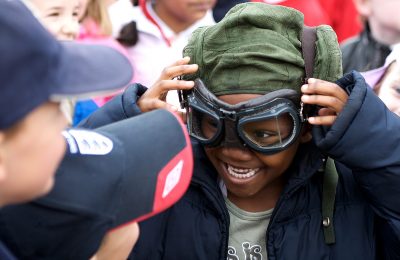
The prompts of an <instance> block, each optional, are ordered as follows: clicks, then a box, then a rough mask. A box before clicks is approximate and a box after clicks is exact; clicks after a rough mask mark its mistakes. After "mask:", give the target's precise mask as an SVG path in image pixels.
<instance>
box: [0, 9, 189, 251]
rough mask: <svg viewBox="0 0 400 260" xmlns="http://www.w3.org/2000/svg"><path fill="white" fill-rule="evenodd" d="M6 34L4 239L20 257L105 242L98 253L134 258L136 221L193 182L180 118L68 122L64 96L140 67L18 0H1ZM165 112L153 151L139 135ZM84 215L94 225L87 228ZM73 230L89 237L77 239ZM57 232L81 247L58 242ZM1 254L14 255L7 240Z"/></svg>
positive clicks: (0, 67)
mask: <svg viewBox="0 0 400 260" xmlns="http://www.w3.org/2000/svg"><path fill="white" fill-rule="evenodd" d="M16 17H18V19H16ZM0 34H1V35H2V41H1V43H0V53H1V54H0V56H1V57H2V58H1V59H0V82H1V95H0V111H1V113H0V206H2V209H1V210H0V215H1V221H0V222H1V223H0V236H1V240H2V242H4V243H5V244H6V245H7V247H12V249H13V250H12V251H14V253H15V254H16V255H18V256H19V257H21V258H22V257H25V256H29V257H31V258H35V257H39V258H41V259H44V258H46V257H50V258H51V257H52V255H51V253H53V255H54V254H55V253H54V252H52V250H56V253H59V254H61V256H62V257H64V258H68V257H72V258H74V257H75V258H79V259H80V258H85V259H88V258H89V257H91V256H93V254H94V253H95V252H96V250H97V249H98V248H99V246H100V242H101V246H100V249H99V250H98V252H97V254H96V255H94V257H95V258H106V257H109V256H110V254H112V256H113V257H117V258H123V257H125V258H126V252H129V251H130V250H131V248H132V245H133V244H134V243H135V241H136V239H137V236H138V227H137V224H136V222H137V221H139V220H141V219H145V218H147V217H149V216H151V215H153V214H156V213H158V212H159V211H161V210H163V209H165V208H166V207H168V206H170V205H171V204H172V203H174V202H175V201H176V200H177V199H179V198H180V197H181V196H182V194H183V193H184V191H185V190H186V188H187V185H188V183H189V180H190V177H191V167H192V159H191V149H190V146H188V145H186V144H187V142H186V135H185V131H183V130H182V127H181V124H180V123H179V120H178V119H177V118H176V117H175V116H174V115H172V114H171V113H169V112H167V111H161V110H160V111H158V112H156V113H149V116H145V117H140V118H135V119H134V120H125V121H124V122H120V123H118V124H112V125H108V126H105V127H103V128H101V129H97V130H96V132H90V131H82V130H78V129H69V130H66V131H63V132H62V130H64V128H65V127H66V125H67V122H66V120H65V117H64V114H63V112H62V111H61V109H60V104H61V103H62V102H63V100H64V98H65V97H71V96H74V97H82V96H85V95H92V94H95V93H96V92H98V93H104V92H106V91H107V92H108V91H115V90H116V89H119V88H121V87H122V86H124V85H125V84H127V83H128V82H129V80H130V79H131V77H132V70H131V67H130V63H129V61H128V60H127V59H126V58H125V57H123V56H122V55H121V54H119V53H118V52H117V51H115V50H113V49H110V48H107V47H102V46H95V45H81V44H77V43H73V42H58V41H56V40H55V39H54V38H53V37H52V36H51V35H50V34H49V33H48V32H47V31H46V30H45V29H44V28H43V27H42V26H41V25H39V23H38V21H37V20H36V19H35V18H34V17H33V16H32V14H31V13H30V12H29V10H28V9H27V8H26V7H25V6H24V5H23V4H22V3H21V2H20V1H0ZM116 71H117V72H118V73H115V72H116ZM88 86H89V87H88ZM160 122H162V124H163V125H167V126H169V129H171V130H170V131H163V132H162V133H161V134H159V135H158V136H157V138H154V137H153V136H151V140H152V141H153V142H157V143H155V144H154V146H153V147H158V146H160V148H159V149H158V150H157V152H156V153H154V152H151V151H145V150H144V149H142V147H141V145H142V143H141V142H147V140H148V138H147V137H146V135H143V136H142V138H140V139H137V138H132V135H134V134H135V132H143V130H144V129H147V128H151V129H157V124H158V123H160ZM61 132H62V134H61ZM167 132H168V134H166V133H167ZM148 133H150V132H148ZM66 144H68V145H67V146H66ZM137 151H139V153H140V154H137ZM150 152H151V153H152V154H154V155H155V156H158V157H157V159H158V160H157V161H152V162H151V164H149V163H146V161H145V160H142V159H141V156H148V154H149V153H150ZM128 156H129V159H128V158H126V157H128ZM171 158H172V159H171ZM110 167H112V169H113V170H112V171H111V170H110ZM57 168H59V169H58V172H57V175H55V172H56V169H57ZM140 173H146V176H145V178H144V176H143V175H141V174H140ZM49 191H50V194H49V195H47V196H45V197H43V195H45V194H46V193H49ZM38 197H41V198H40V199H38V200H36V201H35V202H33V203H31V204H18V203H22V202H27V201H30V200H33V199H36V198H38ZM10 204H16V205H10ZM14 214H15V215H14ZM20 217H26V219H25V221H23V222H18V219H19V218H20ZM78 220H81V221H82V222H83V220H84V221H86V222H85V223H84V224H86V223H90V224H92V225H94V226H96V228H95V229H94V230H86V229H85V225H84V224H83V225H78V223H77V222H76V221H78ZM74 221H75V222H74ZM79 228H80V229H79ZM110 229H112V230H111V231H110ZM54 230H56V231H58V232H55V235H54V236H46V235H48V234H49V233H51V232H50V231H54ZM77 230H78V232H77ZM35 232H42V233H40V235H39V236H35ZM62 232H64V233H62ZM71 233H72V234H71ZM74 233H75V234H74ZM51 234H53V233H51ZM73 234H74V235H76V236H80V238H81V239H82V240H69V238H71V237H72V238H74V236H73ZM19 236H21V237H19ZM103 237H104V239H103V240H102V238H103ZM121 238H123V239H124V241H121ZM59 240H64V244H63V245H68V244H69V243H70V244H73V245H74V248H73V249H72V250H70V251H69V252H68V251H66V252H63V251H62V250H63V249H64V247H60V248H57V247H52V246H51V245H53V244H52V243H54V241H59ZM83 241H84V242H85V243H87V244H85V243H83ZM41 242H44V245H45V246H44V247H40V248H39V249H37V248H35V246H36V245H38V244H40V243H41ZM79 246H80V247H82V249H80V250H79ZM66 249H69V248H66ZM57 251H59V252H57ZM43 252H46V253H48V255H46V254H43ZM124 255H125V256H124ZM0 258H1V259H13V258H14V257H13V255H12V253H10V251H9V250H8V249H7V248H6V247H5V246H3V244H1V243H0Z"/></svg>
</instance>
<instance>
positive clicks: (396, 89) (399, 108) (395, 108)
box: [376, 61, 400, 116]
mask: <svg viewBox="0 0 400 260" xmlns="http://www.w3.org/2000/svg"><path fill="white" fill-rule="evenodd" d="M376 92H377V94H378V96H379V98H380V99H381V100H382V101H383V102H384V103H385V105H386V106H387V107H388V108H389V109H390V110H391V111H392V112H394V113H396V114H397V115H399V116H400V65H399V64H398V62H396V61H395V62H393V63H392V64H391V65H390V66H389V68H388V69H387V72H386V74H385V76H384V78H383V80H382V83H381V84H380V85H379V86H378V88H377V90H376Z"/></svg>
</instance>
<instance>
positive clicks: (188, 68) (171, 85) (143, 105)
mask: <svg viewBox="0 0 400 260" xmlns="http://www.w3.org/2000/svg"><path fill="white" fill-rule="evenodd" d="M189 61H190V58H189V57H185V58H182V59H180V60H178V61H176V62H175V63H173V64H172V65H170V66H168V67H166V68H164V70H163V71H162V72H161V75H160V77H159V78H158V80H157V81H156V82H155V83H154V84H153V86H152V87H150V88H149V89H148V90H147V91H146V92H145V93H144V94H143V95H142V96H141V97H140V99H139V100H138V102H137V105H138V106H139V108H140V110H142V112H148V111H151V110H154V109H158V108H165V109H168V110H173V111H178V108H177V107H175V106H173V105H171V104H168V103H167V102H166V101H165V99H166V97H167V93H168V91H169V90H181V89H182V90H188V89H191V88H193V86H194V82H193V81H185V80H178V79H174V78H176V77H178V76H181V75H185V74H191V73H195V72H196V71H197V70H198V68H199V66H198V65H197V64H191V65H188V63H189Z"/></svg>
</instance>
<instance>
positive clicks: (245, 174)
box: [228, 165, 260, 179]
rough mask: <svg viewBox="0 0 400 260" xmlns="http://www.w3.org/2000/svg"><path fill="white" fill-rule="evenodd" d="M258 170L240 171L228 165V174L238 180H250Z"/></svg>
mask: <svg viewBox="0 0 400 260" xmlns="http://www.w3.org/2000/svg"><path fill="white" fill-rule="evenodd" d="M259 169H260V168H255V169H240V168H235V167H233V166H231V165H228V173H229V174H230V175H232V176H233V177H235V178H239V179H245V178H250V177H252V176H254V174H256V172H257V171H258V170H259Z"/></svg>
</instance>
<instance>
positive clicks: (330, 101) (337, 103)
mask: <svg viewBox="0 0 400 260" xmlns="http://www.w3.org/2000/svg"><path fill="white" fill-rule="evenodd" d="M301 101H303V102H304V103H305V104H310V105H317V106H321V107H326V108H330V109H333V110H334V111H335V112H336V113H340V112H341V111H342V109H343V107H344V103H343V102H342V101H341V100H340V99H338V98H336V97H332V96H322V95H303V96H302V97H301Z"/></svg>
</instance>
